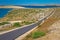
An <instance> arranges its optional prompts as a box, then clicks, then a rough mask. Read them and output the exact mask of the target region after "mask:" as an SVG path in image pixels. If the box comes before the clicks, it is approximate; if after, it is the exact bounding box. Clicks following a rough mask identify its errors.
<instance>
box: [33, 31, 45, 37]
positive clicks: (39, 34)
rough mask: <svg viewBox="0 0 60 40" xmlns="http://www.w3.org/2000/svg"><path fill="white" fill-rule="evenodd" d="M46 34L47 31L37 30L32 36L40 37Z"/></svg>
mask: <svg viewBox="0 0 60 40" xmlns="http://www.w3.org/2000/svg"><path fill="white" fill-rule="evenodd" d="M44 35H45V32H41V31H36V32H34V33H32V38H38V37H42V36H44Z"/></svg>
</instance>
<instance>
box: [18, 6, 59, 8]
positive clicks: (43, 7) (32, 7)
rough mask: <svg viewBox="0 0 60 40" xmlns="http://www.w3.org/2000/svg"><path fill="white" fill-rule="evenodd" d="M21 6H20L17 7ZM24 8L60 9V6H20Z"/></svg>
mask: <svg viewBox="0 0 60 40" xmlns="http://www.w3.org/2000/svg"><path fill="white" fill-rule="evenodd" d="M17 6H19V5H17ZM20 6H22V7H25V8H54V7H60V6H24V5H20Z"/></svg>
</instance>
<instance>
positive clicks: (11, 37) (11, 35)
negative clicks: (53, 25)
mask: <svg viewBox="0 0 60 40" xmlns="http://www.w3.org/2000/svg"><path fill="white" fill-rule="evenodd" d="M51 14H52V12H51V13H50V15H51ZM50 15H48V16H50ZM48 16H47V17H48ZM47 17H45V18H43V19H42V20H40V21H38V22H37V23H35V24H32V25H29V26H27V27H24V28H21V29H17V30H14V31H11V32H8V33H5V34H3V35H0V40H15V39H16V38H17V37H19V36H21V35H22V34H24V33H26V32H27V31H29V30H31V29H33V28H34V27H36V26H38V25H39V24H40V23H41V22H42V21H43V20H44V19H46V18H47Z"/></svg>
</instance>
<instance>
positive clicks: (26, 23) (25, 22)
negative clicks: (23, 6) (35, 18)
mask: <svg viewBox="0 0 60 40" xmlns="http://www.w3.org/2000/svg"><path fill="white" fill-rule="evenodd" d="M22 23H24V24H25V25H28V24H31V23H33V22H28V21H24V22H22Z"/></svg>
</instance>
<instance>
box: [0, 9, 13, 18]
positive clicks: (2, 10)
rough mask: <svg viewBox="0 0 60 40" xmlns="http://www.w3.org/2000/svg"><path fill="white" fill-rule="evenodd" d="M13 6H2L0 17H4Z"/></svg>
mask: <svg viewBox="0 0 60 40" xmlns="http://www.w3.org/2000/svg"><path fill="white" fill-rule="evenodd" d="M10 10H12V8H0V18H3V17H4V16H5V15H6V14H7V13H8V12H9V11H10Z"/></svg>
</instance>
